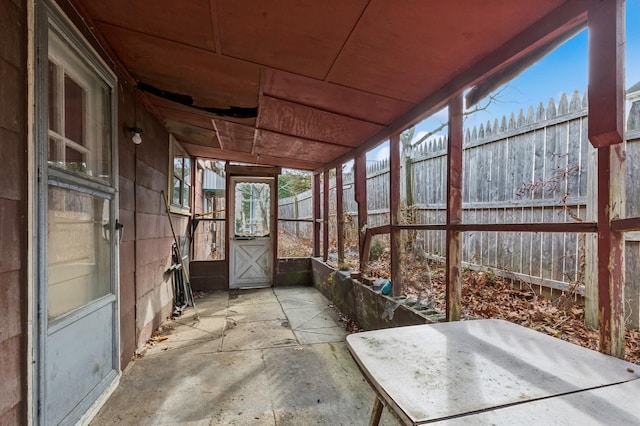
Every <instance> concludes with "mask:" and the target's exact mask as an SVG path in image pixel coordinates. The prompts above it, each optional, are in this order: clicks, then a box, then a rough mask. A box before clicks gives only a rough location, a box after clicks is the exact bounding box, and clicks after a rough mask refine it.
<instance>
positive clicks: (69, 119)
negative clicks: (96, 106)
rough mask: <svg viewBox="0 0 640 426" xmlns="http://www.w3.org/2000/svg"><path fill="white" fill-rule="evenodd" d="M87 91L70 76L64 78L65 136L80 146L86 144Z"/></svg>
mask: <svg viewBox="0 0 640 426" xmlns="http://www.w3.org/2000/svg"><path fill="white" fill-rule="evenodd" d="M84 98H85V91H84V89H83V88H82V87H80V85H79V84H78V83H76V82H75V81H73V79H72V78H71V77H69V76H68V75H65V76H64V135H65V137H67V138H68V139H71V140H72V141H73V142H75V143H77V144H79V145H83V146H84V145H85V142H84V120H85V117H86V115H87V114H86V110H85V106H84V105H85V101H84Z"/></svg>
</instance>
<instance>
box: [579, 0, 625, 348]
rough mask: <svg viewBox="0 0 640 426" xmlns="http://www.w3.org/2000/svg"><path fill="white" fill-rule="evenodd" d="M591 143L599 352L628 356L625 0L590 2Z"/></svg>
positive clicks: (596, 0)
mask: <svg viewBox="0 0 640 426" xmlns="http://www.w3.org/2000/svg"><path fill="white" fill-rule="evenodd" d="M588 8H589V9H588V10H589V94H588V96H589V141H590V142H591V144H592V145H593V146H595V147H596V148H598V183H597V185H598V195H597V197H598V206H597V215H598V274H597V276H598V320H599V321H598V322H599V329H600V341H599V347H600V351H601V352H604V353H607V354H610V355H614V356H617V357H620V358H622V357H623V356H624V331H625V330H624V291H623V290H624V272H625V268H624V234H623V233H621V232H615V231H613V230H612V229H611V220H612V219H620V218H623V217H624V214H625V206H624V205H625V203H624V201H625V159H624V148H625V147H624V144H623V143H622V142H623V137H624V135H623V123H624V55H625V53H624V45H625V30H624V10H625V1H624V0H607V1H601V0H589V3H588Z"/></svg>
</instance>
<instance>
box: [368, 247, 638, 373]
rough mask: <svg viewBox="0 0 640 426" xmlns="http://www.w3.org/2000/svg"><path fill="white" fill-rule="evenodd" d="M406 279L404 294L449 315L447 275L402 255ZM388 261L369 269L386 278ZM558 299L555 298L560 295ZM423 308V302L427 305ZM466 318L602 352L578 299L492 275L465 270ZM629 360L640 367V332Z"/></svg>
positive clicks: (630, 344)
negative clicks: (547, 293)
mask: <svg viewBox="0 0 640 426" xmlns="http://www.w3.org/2000/svg"><path fill="white" fill-rule="evenodd" d="M401 269H402V271H403V276H402V280H403V283H404V287H405V291H404V293H405V295H406V296H408V297H412V298H415V299H417V300H419V301H421V300H423V301H427V303H428V304H429V305H431V306H433V307H435V308H436V309H438V310H440V311H442V312H444V310H445V272H444V269H443V267H442V266H438V265H435V266H433V269H431V268H430V267H429V264H428V262H427V261H426V260H425V259H423V258H422V259H421V258H418V257H416V256H412V255H404V256H403V259H402V268H401ZM389 270H390V267H389V261H388V256H382V257H381V258H380V259H379V260H378V261H377V262H375V263H373V264H372V265H371V270H370V275H372V276H381V277H388V276H389V273H388V271H389ZM556 294H557V293H556ZM423 303H424V302H423ZM462 307H463V317H466V318H497V319H503V320H506V321H510V322H513V323H516V324H520V325H522V326H525V327H529V328H532V329H534V330H538V331H540V332H542V333H546V334H549V335H551V336H554V337H557V338H559V339H562V340H566V341H568V342H571V343H574V344H576V345H580V346H583V347H587V348H590V349H594V350H597V349H598V331H597V330H592V329H591V328H589V327H587V326H586V325H585V323H584V307H583V305H582V301H581V300H580V298H579V297H574V296H573V295H568V294H566V293H565V294H562V295H560V296H559V297H557V298H555V299H554V300H552V299H550V298H548V297H545V296H541V295H539V294H537V293H536V292H535V291H534V289H533V287H532V286H530V285H528V284H526V283H518V282H513V284H512V282H511V280H508V279H504V278H501V277H499V276H497V275H495V274H493V273H491V272H478V271H470V270H465V271H464V272H463V284H462ZM625 359H626V360H627V361H629V362H632V363H635V364H640V331H638V330H629V329H627V330H626V335H625Z"/></svg>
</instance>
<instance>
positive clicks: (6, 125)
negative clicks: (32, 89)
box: [0, 0, 27, 425]
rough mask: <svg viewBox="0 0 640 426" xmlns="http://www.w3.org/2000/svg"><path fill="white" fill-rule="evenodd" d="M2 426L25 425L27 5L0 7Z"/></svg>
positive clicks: (7, 3)
mask: <svg viewBox="0 0 640 426" xmlns="http://www.w3.org/2000/svg"><path fill="white" fill-rule="evenodd" d="M0 16H2V25H0V146H2V158H3V159H5V160H9V161H3V162H2V167H0V312H2V325H0V366H2V371H1V372H0V424H2V425H5V424H24V423H26V408H27V407H26V397H25V396H26V387H27V381H26V362H27V356H26V336H27V333H26V315H27V312H26V310H27V285H26V284H27V279H26V267H27V262H26V258H27V255H26V253H27V251H26V249H27V244H26V241H27V224H26V212H27V207H26V202H27V195H26V188H27V185H26V181H27V172H26V170H27V155H26V151H27V121H26V120H27V119H26V112H25V111H26V104H27V102H26V98H27V66H26V52H27V31H26V16H27V2H26V1H25V0H14V1H8V0H3V1H2V2H0Z"/></svg>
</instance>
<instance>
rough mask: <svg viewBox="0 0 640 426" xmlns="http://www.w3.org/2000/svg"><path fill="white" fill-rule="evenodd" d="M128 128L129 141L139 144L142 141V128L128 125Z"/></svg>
mask: <svg viewBox="0 0 640 426" xmlns="http://www.w3.org/2000/svg"><path fill="white" fill-rule="evenodd" d="M128 130H129V133H130V134H131V142H133V143H134V144H136V145H140V144H141V143H142V129H141V128H140V127H129V129H128Z"/></svg>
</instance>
